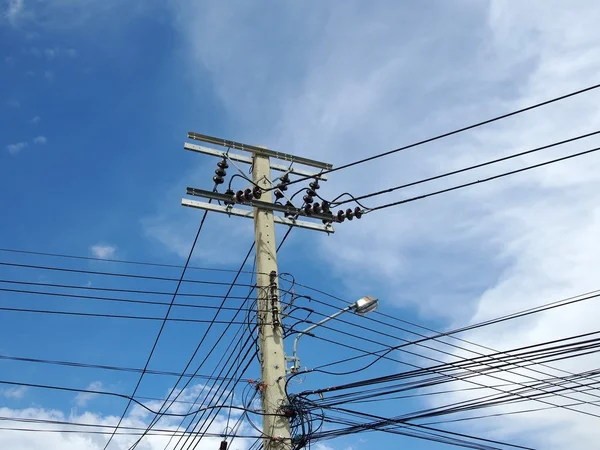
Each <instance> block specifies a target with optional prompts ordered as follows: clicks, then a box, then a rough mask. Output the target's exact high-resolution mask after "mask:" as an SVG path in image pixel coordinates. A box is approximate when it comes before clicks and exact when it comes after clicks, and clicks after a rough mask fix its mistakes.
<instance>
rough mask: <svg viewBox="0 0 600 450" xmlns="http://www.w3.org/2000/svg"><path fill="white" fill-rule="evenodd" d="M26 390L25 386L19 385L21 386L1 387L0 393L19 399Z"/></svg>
mask: <svg viewBox="0 0 600 450" xmlns="http://www.w3.org/2000/svg"><path fill="white" fill-rule="evenodd" d="M26 392H27V387H25V386H21V387H14V388H7V389H3V390H2V391H1V392H0V393H1V394H2V395H3V396H4V397H6V398H10V399H16V400H19V399H22V398H23V396H24V395H25V393H26Z"/></svg>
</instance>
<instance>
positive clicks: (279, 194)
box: [274, 189, 283, 200]
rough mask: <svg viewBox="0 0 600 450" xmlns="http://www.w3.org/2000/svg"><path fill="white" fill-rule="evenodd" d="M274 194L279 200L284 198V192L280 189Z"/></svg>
mask: <svg viewBox="0 0 600 450" xmlns="http://www.w3.org/2000/svg"><path fill="white" fill-rule="evenodd" d="M274 195H275V198H276V199H277V200H279V199H280V198H283V192H281V191H280V190H279V189H276V190H275V193H274Z"/></svg>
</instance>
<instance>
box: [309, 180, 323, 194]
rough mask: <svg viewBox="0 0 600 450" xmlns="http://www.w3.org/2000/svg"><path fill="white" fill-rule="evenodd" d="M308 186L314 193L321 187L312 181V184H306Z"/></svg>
mask: <svg viewBox="0 0 600 450" xmlns="http://www.w3.org/2000/svg"><path fill="white" fill-rule="evenodd" d="M308 185H309V186H310V188H311V189H312V190H313V191H316V190H318V189H319V188H320V187H321V186H320V185H319V181H318V180H315V181H312V182H310V183H308Z"/></svg>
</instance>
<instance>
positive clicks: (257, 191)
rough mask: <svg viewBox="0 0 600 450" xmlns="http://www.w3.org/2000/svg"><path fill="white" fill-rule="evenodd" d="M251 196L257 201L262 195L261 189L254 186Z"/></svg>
mask: <svg viewBox="0 0 600 450" xmlns="http://www.w3.org/2000/svg"><path fill="white" fill-rule="evenodd" d="M252 195H253V196H254V198H255V199H257V200H258V199H259V198H260V196H261V195H262V189H261V188H259V187H258V186H254V188H253V189H252Z"/></svg>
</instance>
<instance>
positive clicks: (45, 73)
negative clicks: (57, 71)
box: [44, 70, 54, 81]
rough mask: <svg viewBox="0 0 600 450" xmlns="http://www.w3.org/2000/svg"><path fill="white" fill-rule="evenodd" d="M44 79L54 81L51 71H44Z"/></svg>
mask: <svg viewBox="0 0 600 450" xmlns="http://www.w3.org/2000/svg"><path fill="white" fill-rule="evenodd" d="M44 78H45V79H46V80H48V81H52V80H54V72H52V71H51V70H46V71H45V72H44Z"/></svg>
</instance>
